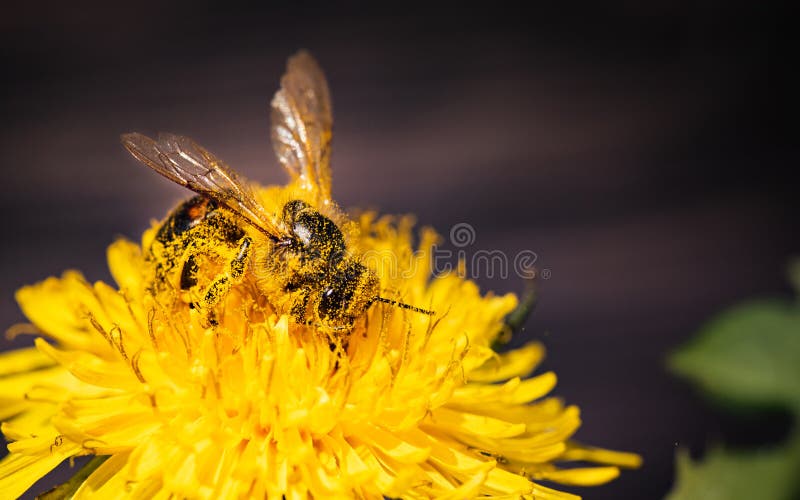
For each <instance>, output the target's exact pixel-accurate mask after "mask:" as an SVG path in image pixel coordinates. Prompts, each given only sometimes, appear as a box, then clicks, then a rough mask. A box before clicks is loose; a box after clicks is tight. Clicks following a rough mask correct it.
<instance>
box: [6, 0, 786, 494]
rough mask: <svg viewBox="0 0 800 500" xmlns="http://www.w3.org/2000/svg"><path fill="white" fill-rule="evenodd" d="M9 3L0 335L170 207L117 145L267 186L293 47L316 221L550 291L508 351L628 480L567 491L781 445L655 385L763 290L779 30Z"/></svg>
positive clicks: (780, 244)
mask: <svg viewBox="0 0 800 500" xmlns="http://www.w3.org/2000/svg"><path fill="white" fill-rule="evenodd" d="M29 4H31V5H30V6H27V7H20V8H18V9H19V10H17V11H10V12H8V15H4V19H3V20H2V21H0V31H1V33H2V34H0V42H2V43H1V44H0V45H1V46H2V47H3V50H2V59H1V60H0V62H1V63H2V67H3V72H4V77H3V80H2V82H1V83H0V85H2V87H3V93H2V98H0V113H1V116H2V117H3V121H2V124H0V134H1V135H0V165H1V166H2V172H3V180H2V182H3V195H2V200H1V201H0V213H2V217H1V218H0V221H1V222H0V224H2V235H3V238H2V241H3V244H2V248H1V249H0V277H1V278H0V279H1V280H2V281H0V318H2V324H4V325H10V324H12V323H14V322H16V321H20V320H22V317H21V315H20V313H19V312H18V310H17V308H16V305H15V304H14V302H13V291H14V290H15V289H16V288H18V287H19V286H21V285H23V284H25V283H30V282H33V281H36V280H39V279H42V278H44V277H46V276H48V275H52V274H58V273H60V272H61V271H62V270H63V269H66V268H70V267H74V268H78V269H81V270H83V271H84V272H85V273H86V275H87V276H88V277H89V278H91V279H108V274H107V271H106V270H105V263H104V256H105V247H106V245H107V244H108V243H110V242H111V241H112V239H113V238H114V237H115V236H116V235H125V236H128V237H131V238H137V237H138V235H139V234H140V232H141V231H142V230H143V229H144V228H145V227H146V226H147V225H148V223H149V221H150V220H151V219H152V218H160V217H162V216H163V215H164V214H165V213H166V211H167V210H169V209H170V208H171V207H172V206H173V205H174V204H175V203H176V202H177V201H178V200H180V199H182V198H184V197H185V196H186V193H185V192H184V191H182V190H181V189H180V188H179V187H176V186H173V185H171V184H170V183H168V182H166V181H165V180H163V179H161V178H159V177H158V176H156V175H154V174H153V173H152V172H151V171H149V170H147V169H146V168H144V167H142V166H140V165H138V164H136V162H135V161H134V160H133V159H132V158H130V157H129V156H128V154H127V153H126V152H125V151H124V150H123V149H122V148H121V147H120V146H119V143H118V135H119V134H120V133H122V132H127V131H133V130H136V131H141V132H145V133H151V134H152V133H155V132H157V131H159V130H163V131H173V132H177V133H182V134H186V135H190V136H192V137H194V138H195V139H196V140H198V141H199V142H200V143H202V144H204V145H205V146H206V147H208V148H209V149H211V150H212V151H215V152H216V153H217V154H218V155H219V156H220V157H222V158H224V159H226V160H227V161H228V162H229V163H230V164H231V165H232V166H234V167H235V168H236V169H238V170H239V171H241V172H242V173H243V174H245V175H246V176H247V177H249V178H251V179H254V180H258V181H262V182H265V183H268V182H282V181H283V179H284V176H283V173H282V171H280V169H279V168H278V166H277V162H276V161H275V159H274V157H273V154H272V150H271V147H270V145H269V143H268V113H267V109H268V103H269V99H270V98H271V96H272V93H273V92H274V91H275V90H276V88H277V84H278V78H279V76H280V74H281V73H282V71H283V67H284V63H285V59H286V57H287V56H288V55H289V54H291V53H292V52H293V51H295V50H296V49H298V48H300V47H306V48H308V49H310V50H311V51H312V52H313V53H314V54H315V55H316V57H317V58H318V59H319V61H320V62H321V64H322V66H323V67H324V69H325V70H326V72H327V74H328V77H329V81H330V85H331V88H332V93H333V98H334V107H335V122H336V125H335V139H334V154H333V166H334V195H335V197H336V199H337V200H339V201H340V203H341V204H342V205H344V206H368V207H377V208H380V209H381V210H382V211H384V212H390V213H406V212H413V213H416V214H417V216H418V220H419V221H420V222H421V223H423V224H428V225H433V226H434V227H436V228H437V229H439V230H440V231H441V232H442V233H444V234H447V233H448V231H449V230H450V228H451V227H452V226H453V225H454V224H457V223H467V224H470V225H471V226H472V227H473V228H474V229H475V234H476V240H475V242H474V244H473V245H471V246H469V247H466V248H464V250H466V251H467V252H468V254H470V253H471V252H474V251H477V250H499V251H502V252H505V253H507V254H508V255H512V256H513V255H515V254H516V253H518V252H519V251H521V250H531V251H533V252H535V253H536V254H537V255H538V258H539V260H538V265H539V266H540V267H541V268H543V269H548V270H549V272H550V273H551V274H550V279H548V280H546V281H543V282H542V299H541V304H540V307H539V309H538V310H537V312H536V314H535V316H534V317H533V318H532V320H531V321H529V323H528V326H527V329H526V332H525V337H524V338H520V339H517V341H522V340H526V339H531V338H539V339H542V340H543V341H544V342H545V344H546V345H547V347H548V349H549V355H548V360H547V362H546V365H545V368H547V369H554V370H556V371H557V373H558V375H559V380H560V382H559V386H558V387H557V389H556V391H555V392H556V394H558V395H559V396H562V397H564V398H565V399H566V400H567V401H568V402H570V403H576V404H579V405H580V406H581V408H582V411H583V417H584V421H585V424H584V426H583V427H582V428H581V430H580V431H579V433H578V437H579V438H580V439H581V440H583V441H585V442H588V443H592V444H596V445H603V446H607V447H612V448H618V449H625V450H632V451H638V452H640V453H642V454H643V455H644V458H645V466H644V468H643V469H642V470H640V471H636V472H626V473H624V474H623V476H622V477H621V478H620V479H619V480H617V481H616V482H614V483H612V484H610V485H608V486H605V487H603V488H599V489H592V490H582V489H576V490H575V491H577V492H579V493H583V494H585V495H586V496H587V497H589V498H598V499H601V498H609V499H610V498H621V497H623V496H625V497H627V498H630V497H636V498H657V497H660V496H662V495H663V494H664V493H665V492H666V491H667V490H668V488H669V486H670V484H671V480H672V476H673V470H672V463H673V456H674V453H675V450H676V447H678V446H685V447H689V448H691V449H692V450H693V451H694V452H695V453H697V452H700V451H702V450H703V449H705V448H706V445H707V444H708V443H711V442H715V441H718V440H721V439H725V440H728V441H733V442H737V443H763V442H768V441H770V440H774V439H778V438H779V437H780V435H781V433H782V432H785V430H786V429H787V428H788V425H789V423H788V421H786V419H785V418H784V417H782V416H780V415H772V416H769V417H766V418H762V419H759V420H746V421H743V420H740V419H732V418H730V417H726V416H723V415H722V414H721V413H719V412H717V411H716V410H714V409H713V408H710V407H708V406H707V405H705V404H704V403H703V402H702V401H701V400H700V399H699V398H698V397H696V395H695V394H694V393H693V392H692V391H691V390H690V389H689V388H688V387H687V386H685V385H684V384H683V383H681V382H680V381H677V380H675V379H674V378H672V377H671V376H670V375H669V374H668V373H666V371H665V369H664V358H665V355H666V354H667V353H668V352H669V351H670V350H671V349H674V348H675V347H676V346H678V345H680V344H681V343H682V342H683V341H685V340H686V339H688V338H689V337H690V336H692V334H693V333H694V332H695V331H696V330H697V329H698V327H699V326H701V325H702V324H703V322H704V321H705V320H706V319H708V318H709V317H710V316H711V315H713V314H714V313H715V312H716V311H719V310H720V309H721V308H724V307H726V306H729V305H731V304H733V303H735V302H736V301H738V300H740V299H744V298H747V297H752V296H763V295H787V294H788V293H789V288H788V286H787V284H786V281H785V279H784V264H785V262H786V259H787V258H788V257H789V256H791V255H796V254H798V253H800V236H798V231H797V223H796V221H797V215H798V206H799V205H800V203H798V200H797V186H798V184H797V175H796V171H797V159H798V148H797V143H796V129H795V128H794V127H793V122H794V121H795V120H796V117H797V111H798V106H797V103H798V101H797V98H796V90H795V89H796V88H797V87H798V86H797V84H798V82H797V80H792V79H791V78H790V71H789V70H788V68H787V65H788V64H790V63H791V64H794V63H793V59H792V57H790V55H789V48H788V41H789V39H790V36H789V25H788V15H785V13H782V12H780V11H776V10H774V9H771V8H770V7H769V6H764V7H760V8H759V9H755V8H754V9H752V10H737V9H736V8H733V7H729V6H727V7H724V8H723V7H719V6H716V5H714V4H712V3H702V2H701V4H700V5H696V4H694V3H692V4H691V6H690V3H689V2H685V3H684V2H678V3H675V4H672V3H670V4H669V5H667V3H666V2H657V3H656V4H655V6H650V7H643V6H638V5H637V3H636V2H611V3H610V5H609V6H607V7H604V8H602V9H600V8H598V7H588V6H581V5H580V4H577V5H570V6H561V7H558V6H554V5H549V4H548V5H544V6H538V7H534V8H533V9H532V10H527V11H525V12H523V11H516V10H515V8H513V7H510V6H508V7H505V8H504V9H500V8H492V9H489V8H488V7H486V10H472V11H467V10H464V9H463V8H462V7H455V6H453V7H452V8H445V7H441V8H430V7H428V8H425V9H423V8H420V9H417V8H415V7H412V6H409V5H406V6H404V7H402V8H399V10H398V11H396V12H377V11H365V10H360V9H355V8H353V6H350V7H348V8H344V7H340V6H334V5H328V6H326V7H319V6H312V5H310V4H306V5H304V6H301V7H297V8H296V10H295V9H293V8H290V7H289V6H288V3H287V6H280V7H264V8H263V9H262V10H259V11H237V10H234V9H231V8H220V7H214V6H212V5H204V4H197V3H192V4H191V6H190V4H189V3H182V4H181V3H178V4H174V5H172V6H169V7H167V6H162V5H160V4H158V3H157V2H151V1H149V0H148V1H144V2H135V3H128V4H127V6H126V7H125V8H119V9H117V8H111V7H108V6H106V5H105V4H98V5H95V6H94V7H93V8H86V9H84V10H80V9H73V8H72V7H59V6H55V5H54V6H49V7H48V6H41V5H40V4H38V3H37V4H35V5H33V4H32V3H30V2H29ZM451 248H453V247H451ZM478 280H479V281H480V282H481V284H482V286H483V287H484V288H485V289H487V290H489V289H491V290H496V291H500V292H502V291H507V290H515V291H518V290H520V289H521V282H520V280H519V279H517V278H516V277H513V276H512V277H509V278H507V279H505V280H504V279H501V278H498V277H495V278H494V279H491V278H489V277H486V276H478ZM28 342H29V340H28ZM17 344H19V342H17ZM6 345H8V344H7V343H6Z"/></svg>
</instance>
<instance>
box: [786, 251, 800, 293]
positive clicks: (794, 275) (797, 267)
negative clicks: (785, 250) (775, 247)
mask: <svg viewBox="0 0 800 500" xmlns="http://www.w3.org/2000/svg"><path fill="white" fill-rule="evenodd" d="M787 270H788V274H789V282H790V283H791V284H792V286H793V287H794V291H795V292H796V293H797V295H800V257H795V258H794V259H792V260H790V261H789V265H788V266H787Z"/></svg>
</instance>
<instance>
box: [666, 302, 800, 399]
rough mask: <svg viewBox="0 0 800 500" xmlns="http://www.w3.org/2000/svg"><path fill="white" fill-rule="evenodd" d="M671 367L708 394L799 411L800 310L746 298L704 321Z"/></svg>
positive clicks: (786, 304)
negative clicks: (733, 306) (702, 326)
mask: <svg viewBox="0 0 800 500" xmlns="http://www.w3.org/2000/svg"><path fill="white" fill-rule="evenodd" d="M669 366H670V368H671V369H672V370H673V371H675V372H676V373H678V374H680V375H682V376H684V377H687V378H688V379H690V380H692V381H693V382H694V383H696V384H697V385H699V386H700V387H702V388H703V389H704V390H705V391H707V392H708V393H709V394H711V395H712V396H714V397H716V398H718V399H721V400H724V401H731V402H734V403H737V404H744V405H776V404H777V405H783V406H787V407H788V408H789V409H792V410H794V411H795V412H796V414H798V413H800V310H798V308H796V307H794V306H793V305H792V304H790V303H788V302H784V301H779V300H762V301H756V302H750V303H747V304H744V305H742V306H739V307H736V308H734V309H732V310H730V311H727V312H725V313H723V314H721V315H720V316H719V317H717V318H716V319H715V320H713V321H712V322H711V323H709V324H708V325H706V326H705V327H704V328H703V329H702V330H701V331H700V333H699V334H698V335H697V336H696V337H695V338H694V339H693V340H691V341H690V342H689V343H687V344H686V345H685V346H683V347H682V348H681V349H679V350H678V351H677V352H676V353H674V354H673V355H672V356H671V357H670V359H669Z"/></svg>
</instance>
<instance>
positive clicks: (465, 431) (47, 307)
mask: <svg viewBox="0 0 800 500" xmlns="http://www.w3.org/2000/svg"><path fill="white" fill-rule="evenodd" d="M359 226H360V230H361V231H360V233H361V235H362V236H361V237H360V241H359V243H360V246H361V247H362V248H364V249H365V250H367V251H369V250H374V251H378V252H384V251H387V250H391V251H392V252H393V254H394V255H405V256H410V257H409V259H408V260H407V261H406V262H405V263H403V261H402V260H398V261H397V263H399V265H400V268H399V269H396V270H395V271H399V272H394V273H392V274H394V275H396V276H404V275H405V273H406V272H408V271H411V270H413V273H412V272H408V274H407V275H408V276H411V278H409V279H401V278H397V279H394V280H392V279H389V278H384V279H382V286H383V287H384V288H391V287H395V288H396V289H400V290H402V296H403V297H404V299H405V300H407V301H408V302H410V303H415V304H430V306H431V307H432V309H434V310H438V311H446V313H445V314H442V315H441V316H439V317H437V318H431V317H428V316H425V315H419V314H413V313H411V312H407V311H402V310H398V309H396V308H392V307H390V306H388V305H377V306H374V307H372V308H370V309H369V310H368V312H367V313H366V315H365V318H364V320H363V321H360V322H357V323H356V325H355V326H354V328H353V331H352V332H351V333H350V335H349V339H350V340H349V345H348V347H347V353H346V355H344V356H342V355H341V354H339V353H338V352H337V351H336V350H332V349H331V347H330V345H329V339H328V337H327V336H325V335H319V334H316V332H315V331H314V328H313V327H309V326H306V325H300V324H297V323H296V322H293V321H291V320H290V318H288V317H287V316H285V315H283V316H277V315H275V314H272V315H270V316H268V317H267V316H266V314H265V310H264V309H263V308H261V307H260V306H259V305H258V301H257V300H256V299H255V298H254V297H253V296H252V293H251V291H250V290H249V289H248V286H246V285H245V284H243V285H242V286H241V287H237V288H235V289H234V290H232V292H231V293H230V294H229V295H228V296H227V297H226V299H225V304H224V307H223V308H224V315H222V316H221V318H220V324H219V325H218V326H217V327H215V328H211V327H208V326H207V325H205V324H204V321H203V318H202V314H201V313H200V312H198V311H196V310H193V309H189V308H186V309H185V310H184V311H183V313H182V314H174V313H173V314H172V315H171V317H168V316H166V315H164V314H161V313H159V312H157V309H156V305H154V304H153V298H152V297H151V296H150V295H149V293H148V290H147V287H148V283H147V281H146V278H145V275H146V273H145V272H143V270H144V269H146V268H147V265H146V262H145V259H144V257H143V252H142V247H140V246H138V245H135V244H133V243H131V242H128V241H117V242H116V243H114V244H113V245H112V246H111V247H110V248H109V251H108V261H109V266H110V269H111V273H112V275H113V277H114V279H115V281H116V282H117V284H118V285H119V288H113V287H111V286H109V285H107V284H105V283H102V282H98V283H96V284H94V285H91V284H89V283H87V282H86V281H85V280H84V279H83V277H82V276H81V275H80V274H79V273H77V272H74V271H71V272H67V273H65V274H64V275H63V276H62V277H61V278H49V279H47V280H45V281H44V282H41V283H39V284H36V285H33V286H29V287H25V288H23V289H21V290H20V291H19V292H18V293H17V299H18V301H19V303H20V306H21V307H22V309H23V311H24V312H25V314H26V316H27V317H28V318H29V319H30V321H31V322H32V323H33V324H34V325H35V326H36V327H37V328H38V329H39V330H40V331H41V332H42V334H43V335H45V336H46V337H48V338H49V339H51V342H46V341H44V340H42V339H37V340H36V348H34V349H26V350H20V351H14V352H10V353H5V354H3V355H2V357H1V358H0V373H1V374H2V375H3V378H2V379H0V400H1V401H2V402H3V405H2V412H0V416H2V418H3V419H4V420H5V423H4V424H3V426H2V431H3V433H4V434H5V436H6V437H7V438H8V439H9V440H12V441H13V442H12V443H11V444H10V445H9V451H10V452H11V453H10V454H9V455H8V456H7V457H6V458H5V459H4V460H3V461H2V462H1V463H0V497H2V498H11V497H15V496H18V495H20V494H22V493H23V492H25V490H26V489H27V488H29V487H30V486H31V485H32V484H33V483H34V482H35V481H37V480H38V479H39V478H41V477H42V476H44V475H45V474H47V473H48V472H49V471H50V470H52V469H53V468H54V467H55V466H57V465H58V464H59V463H60V462H62V461H64V460H65V459H69V458H71V457H78V456H82V455H96V456H107V457H109V458H108V459H107V460H106V461H105V462H103V463H102V465H100V466H99V467H97V469H96V470H94V471H93V472H92V473H91V474H90V475H89V476H88V477H87V478H86V479H85V481H83V483H82V484H81V485H80V487H79V488H78V489H77V491H76V492H75V497H76V498H83V497H85V496H91V495H102V494H108V495H112V494H113V495H126V496H130V497H133V498H142V497H153V496H157V495H163V496H168V495H170V494H171V495H176V496H180V497H187V498H240V497H264V496H267V497H270V498H281V497H282V496H284V495H285V496H286V498H304V497H308V496H314V497H336V496H339V497H349V496H356V497H367V498H373V497H380V496H382V495H385V496H390V497H402V498H430V497H441V498H444V497H450V498H468V497H474V496H479V495H494V496H505V495H514V496H519V495H523V496H524V495H529V496H533V497H534V498H569V497H570V495H567V494H564V493H560V492H557V491H555V490H552V489H550V488H547V487H544V486H542V485H541V484H539V483H538V482H536V481H537V480H546V481H552V482H559V483H563V484H571V485H591V484H599V483H603V482H606V481H608V480H611V479H613V478H614V477H616V476H617V475H618V468H617V466H636V465H637V464H638V462H639V459H638V457H636V456H635V455H630V454H624V453H616V452H609V451H604V450H598V449H590V448H585V447H582V446H579V445H577V444H575V443H573V442H571V441H570V436H572V434H573V433H574V432H575V431H576V429H577V428H578V426H579V425H580V417H579V411H578V408H577V407H575V406H565V405H564V404H563V403H562V402H561V401H560V400H559V399H555V398H546V397H545V396H546V395H547V393H548V392H549V391H550V390H551V389H552V388H553V386H554V385H555V383H556V377H555V375H554V374H553V373H549V372H548V373H543V374H540V375H537V376H534V377H531V378H524V377H526V376H527V375H528V374H529V373H530V372H531V371H532V370H533V369H534V368H535V367H536V365H537V363H538V362H539V361H540V360H541V359H542V356H543V354H544V353H543V349H542V347H541V345H539V344H537V343H532V344H528V345H526V346H525V347H522V348H520V349H517V350H513V351H510V352H507V353H504V354H498V353H496V352H494V351H493V350H492V349H491V347H490V344H491V343H492V341H493V340H494V339H495V338H496V336H497V335H498V334H499V332H501V330H502V329H503V318H504V317H505V316H506V315H507V314H508V313H509V312H511V311H512V310H513V309H514V307H515V306H516V303H517V301H516V298H515V296H513V295H510V294H509V295H504V296H492V295H487V296H481V295H480V294H479V292H478V288H477V286H476V285H475V284H474V283H473V282H471V281H469V280H466V279H463V278H460V277H458V276H457V275H456V274H449V275H446V276H439V277H436V278H434V279H433V280H431V281H430V282H428V281H427V278H426V277H427V276H429V275H430V273H429V272H430V269H429V267H428V266H429V263H430V259H429V256H428V253H427V251H428V249H429V248H430V247H431V245H432V244H433V243H434V242H435V238H436V235H435V234H434V233H432V232H431V231H424V232H423V233H422V235H421V238H420V239H421V243H420V249H419V250H420V251H417V252H414V251H413V250H414V249H413V248H412V246H411V239H412V238H411V236H412V235H411V230H410V224H409V222H408V221H407V220H400V221H399V222H398V223H393V220H392V219H389V218H383V219H379V220H375V219H374V218H373V217H372V216H370V215H365V216H362V217H361V219H360V221H359ZM154 231H155V229H152V230H150V231H148V232H147V233H146V234H145V237H144V242H145V248H146V247H147V244H148V243H149V241H151V240H152V238H153V234H154ZM381 276H382V277H383V276H390V275H389V274H386V275H381ZM401 282H402V283H401ZM400 287H402V288H400ZM576 460H580V461H596V462H600V463H602V464H608V465H606V466H599V467H583V468H567V469H561V468H559V467H557V466H556V465H555V464H556V463H557V462H561V461H576Z"/></svg>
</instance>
